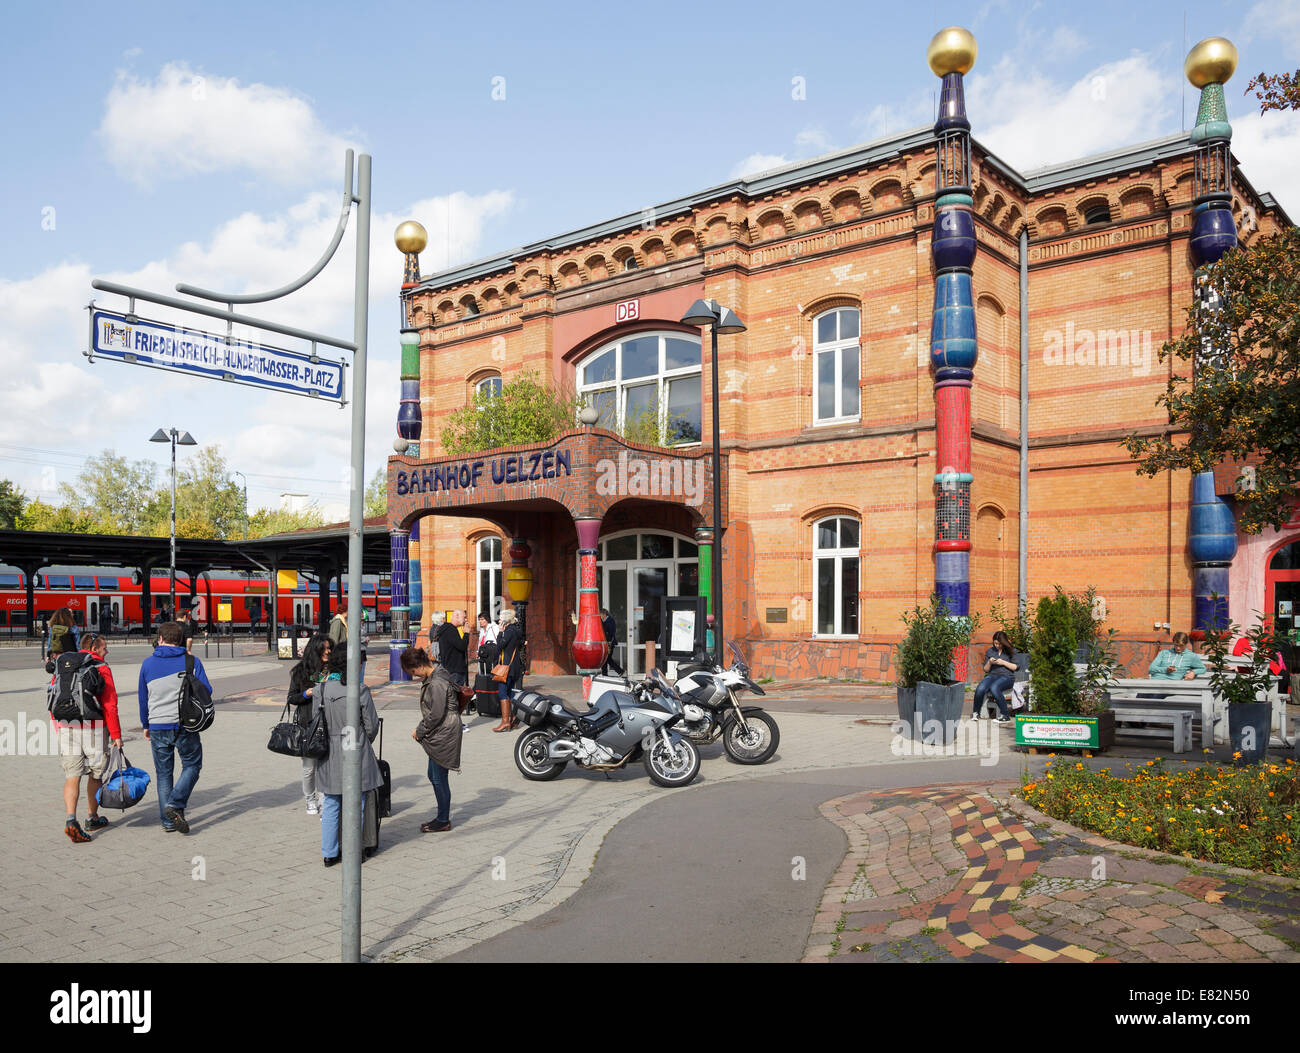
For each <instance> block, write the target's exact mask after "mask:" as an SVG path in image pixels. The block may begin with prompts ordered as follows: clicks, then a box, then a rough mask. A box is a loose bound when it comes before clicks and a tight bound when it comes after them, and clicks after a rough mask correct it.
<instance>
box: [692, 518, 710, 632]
mask: <svg viewBox="0 0 1300 1053" xmlns="http://www.w3.org/2000/svg"><path fill="white" fill-rule="evenodd" d="M695 546H696V548H695V551H696V555H697V557H698V558H699V564H698V568H697V569H698V574H697V580H698V588H699V593H700V595H701V596H703V597H704V610H705V613H706V614H712V613H713V531H712V530H709V529H707V528H705V527H701V528H700V529H698V530H696V531H695ZM704 636H705V641H704V644H705V646H706V647H707V648H708V649H709V651H710V653H711V652H712V651H713V630H712V629H706V630H705V633H704Z"/></svg>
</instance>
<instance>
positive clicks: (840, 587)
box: [813, 516, 861, 636]
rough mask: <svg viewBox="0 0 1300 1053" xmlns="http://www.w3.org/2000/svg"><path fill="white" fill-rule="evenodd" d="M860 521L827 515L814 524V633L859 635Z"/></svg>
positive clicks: (820, 634) (816, 634)
mask: <svg viewBox="0 0 1300 1053" xmlns="http://www.w3.org/2000/svg"><path fill="white" fill-rule="evenodd" d="M860 539H861V524H860V523H859V522H858V521H857V520H856V519H850V518H849V517H848V516H830V517H828V518H826V519H820V520H818V521H817V522H816V523H815V524H814V525H813V586H814V589H815V595H814V604H815V608H816V609H815V618H816V621H815V623H814V625H813V634H814V635H815V636H857V635H858V558H859V548H858V546H859V541H860Z"/></svg>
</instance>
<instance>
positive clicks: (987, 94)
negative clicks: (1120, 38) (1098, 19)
mask: <svg viewBox="0 0 1300 1053" xmlns="http://www.w3.org/2000/svg"><path fill="white" fill-rule="evenodd" d="M966 80H967V84H966V109H967V112H969V113H970V114H972V117H973V120H972V124H974V125H975V129H974V133H975V137H976V138H977V139H979V140H980V142H982V143H984V144H985V145H986V146H988V147H989V149H991V150H992V151H993V152H994V153H996V154H997V155H998V156H999V157H1001V158H1002V159H1003V160H1005V161H1007V162H1008V163H1010V164H1011V165H1013V166H1015V167H1016V168H1019V169H1021V170H1022V171H1023V170H1025V169H1030V168H1037V167H1039V166H1040V165H1046V164H1053V163H1055V162H1059V161H1068V160H1072V159H1074V158H1077V157H1084V156H1086V155H1088V154H1093V153H1101V152H1104V151H1107V150H1114V149H1117V148H1119V147H1123V146H1129V145H1132V144H1133V143H1139V142H1143V141H1145V140H1148V139H1154V138H1157V137H1159V136H1160V135H1163V134H1167V133H1168V132H1169V131H1170V130H1172V127H1176V115H1175V107H1176V106H1177V102H1178V99H1179V98H1180V94H1179V92H1180V90H1181V86H1180V82H1179V80H1178V78H1176V77H1175V76H1174V75H1173V74H1172V73H1164V72H1161V71H1160V70H1159V69H1157V67H1156V65H1155V63H1154V62H1153V61H1152V60H1151V58H1150V56H1147V55H1143V54H1138V55H1132V56H1130V57H1129V58H1125V59H1120V60H1119V61H1117V62H1107V63H1105V64H1103V65H1100V66H1097V67H1096V68H1094V69H1093V70H1092V71H1090V72H1089V73H1086V74H1085V75H1084V76H1083V77H1081V78H1080V79H1078V80H1076V81H1075V82H1074V83H1072V84H1063V83H1060V82H1058V81H1056V80H1054V79H1053V78H1051V77H1049V76H1047V75H1045V74H1043V73H1040V72H1036V71H1032V70H1025V69H1022V68H1016V67H1015V66H1013V65H1012V64H1011V63H1009V62H1001V63H999V64H998V65H997V66H996V67H994V69H993V70H992V71H991V72H989V73H987V74H983V75H980V74H976V73H972V74H971V75H970V76H969V77H967V78H966Z"/></svg>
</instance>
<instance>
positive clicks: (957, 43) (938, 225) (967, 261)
mask: <svg viewBox="0 0 1300 1053" xmlns="http://www.w3.org/2000/svg"><path fill="white" fill-rule="evenodd" d="M977 54H978V48H977V47H976V44H975V38H974V37H973V36H972V35H971V34H970V33H969V32H967V31H966V30H965V29H962V28H960V27H959V26H949V27H948V28H947V29H942V30H940V31H939V32H938V33H936V34H935V36H934V39H933V40H931V41H930V47H929V49H928V51H927V53H926V59H927V61H928V62H929V64H930V69H931V70H933V71H934V73H935V75H936V76H938V77H941V78H942V80H943V86H942V88H941V91H940V96H939V119H938V120H937V121H935V124H934V134H935V136H936V137H937V138H938V140H939V143H938V149H937V153H938V156H937V161H938V164H937V166H936V169H935V203H934V230H933V234H932V236H931V241H930V254H931V257H932V258H933V260H934V272H935V276H934V315H933V319H932V322H931V328H930V365H931V367H932V368H933V370H934V410H935V430H936V437H935V447H936V450H935V455H936V463H935V468H936V469H937V471H936V473H935V476H934V486H935V503H934V591H935V594H936V595H938V597H939V598H940V599H941V600H942V601H943V602H944V603H945V604H946V605H947V608H948V614H949V616H950V617H953V618H964V617H966V616H967V615H969V614H970V549H971V541H970V526H971V522H970V521H971V511H970V507H971V506H970V497H971V483H972V481H973V476H972V475H971V470H970V402H971V398H970V394H971V381H972V379H973V378H974V376H975V362H976V359H977V358H978V357H979V347H978V344H977V341H976V335H975V301H974V297H973V296H972V293H971V267H972V266H973V265H974V263H975V214H974V211H973V207H974V201H973V199H972V197H971V160H970V121H968V120H967V119H966V99H965V92H964V88H963V80H962V78H963V76H964V74H966V73H968V72H970V69H971V67H972V66H974V65H975V57H976V55H977ZM953 663H954V667H955V675H956V679H958V680H965V679H966V676H967V673H968V672H969V666H968V659H967V654H966V648H964V647H963V648H961V649H960V650H958V651H957V652H956V653H954V655H953Z"/></svg>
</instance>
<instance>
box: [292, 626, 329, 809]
mask: <svg viewBox="0 0 1300 1053" xmlns="http://www.w3.org/2000/svg"><path fill="white" fill-rule="evenodd" d="M333 646H334V645H333V644H332V643H330V638H329V637H328V636H325V635H324V634H322V633H317V634H316V635H315V636H313V637H312V638H311V639H310V640H308V641H307V646H306V647H304V648H303V652H302V659H301V660H300V661H299V662H298V664H297V665H295V666H294V667H293V669H292V671H291V672H290V673H289V698H288V702H289V705H291V706H294V707H295V709H294V716H293V719H294V721H295V722H296V723H297V724H298V726H299V727H301V728H304V729H305V728H306V727H307V726H308V725H309V724H311V718H312V710H313V707H312V702H313V701H314V699H313V698H312V696H313V694H315V691H316V685H317V684H319V683H320V682H321V681H322V680H324V679H325V674H326V672H327V670H326V668H325V667H326V666H327V665H328V664H329V659H330V650H331V649H332V648H333ZM302 795H303V797H304V798H305V799H306V801H307V814H308V815H319V814H320V806H321V800H320V791H319V789H318V788H317V786H316V760H315V758H313V757H304V758H303V759H302Z"/></svg>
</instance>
